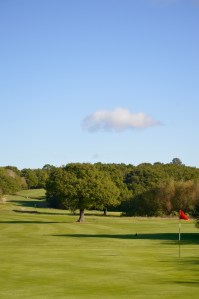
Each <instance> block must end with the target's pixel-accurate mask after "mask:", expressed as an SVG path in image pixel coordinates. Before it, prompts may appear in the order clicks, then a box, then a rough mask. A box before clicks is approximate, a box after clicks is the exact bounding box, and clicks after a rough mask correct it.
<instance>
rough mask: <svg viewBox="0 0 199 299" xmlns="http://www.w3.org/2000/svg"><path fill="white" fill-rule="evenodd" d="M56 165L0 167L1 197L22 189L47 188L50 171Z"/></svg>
mask: <svg viewBox="0 0 199 299" xmlns="http://www.w3.org/2000/svg"><path fill="white" fill-rule="evenodd" d="M52 168H54V166H51V165H49V164H46V165H44V167H43V168H42V169H29V168H24V169H22V170H19V169H18V168H17V167H15V166H5V167H0V198H1V197H2V196H3V195H4V194H14V193H16V192H17V191H19V190H22V189H33V188H36V189H37V188H45V186H46V181H47V180H48V177H49V173H50V171H51V169H52Z"/></svg>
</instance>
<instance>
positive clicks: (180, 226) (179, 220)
mask: <svg viewBox="0 0 199 299" xmlns="http://www.w3.org/2000/svg"><path fill="white" fill-rule="evenodd" d="M180 240H181V221H180V219H179V239H178V243H179V258H180Z"/></svg>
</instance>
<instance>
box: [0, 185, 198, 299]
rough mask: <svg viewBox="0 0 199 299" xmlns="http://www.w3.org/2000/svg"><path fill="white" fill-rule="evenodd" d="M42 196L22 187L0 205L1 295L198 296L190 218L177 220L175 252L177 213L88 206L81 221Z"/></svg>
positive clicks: (194, 238)
mask: <svg viewBox="0 0 199 299" xmlns="http://www.w3.org/2000/svg"><path fill="white" fill-rule="evenodd" d="M44 195H45V194H44V191H43V190H30V191H23V192H20V193H19V194H18V195H17V196H7V199H8V200H9V201H8V200H7V201H6V202H3V203H0V232H1V243H0V244H1V246H0V259H1V262H0V265H1V267H0V269H1V275H0V298H2V299H11V298H12V299H13V298H14V299H22V298H24V299H26V298H27V299H28V298H34V299H36V298H37V299H48V298H49V299H55V298H59V299H62V298H63V299H65V298H69V299H76V298H80V299H83V298H85V299H89V298H90V299H91V298H99V299H100V298H103V299H109V298H110V299H113V298H124V299H127V298H129V299H131V298H133V299H134V298H135V299H137V298H150V299H156V298H157V299H159V298H168V299H171V298H194V297H196V296H197V290H198V286H199V276H198V273H199V272H198V271H199V259H198V254H199V251H198V249H199V247H198V245H199V231H198V230H197V229H196V228H195V225H194V221H190V223H189V222H186V221H183V222H182V228H181V231H182V242H181V258H179V257H178V254H179V251H178V249H179V248H178V219H160V218H157V219H155V218H125V217H119V216H118V215H117V214H116V215H115V216H114V214H112V215H111V216H108V217H103V216H101V215H99V216H98V215H96V214H95V213H92V212H90V213H89V214H87V215H86V217H85V220H86V222H85V223H83V224H80V223H76V220H77V215H76V216H75V215H70V213H69V212H68V211H63V210H54V209H49V208H46V207H45V201H44V199H43V196H44ZM27 197H28V198H27ZM136 234H137V235H136ZM196 298H197V297H196Z"/></svg>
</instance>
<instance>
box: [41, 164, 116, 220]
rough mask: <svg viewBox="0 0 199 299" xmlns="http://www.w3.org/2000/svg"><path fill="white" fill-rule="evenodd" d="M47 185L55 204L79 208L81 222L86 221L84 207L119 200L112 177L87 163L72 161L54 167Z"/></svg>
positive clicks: (49, 195)
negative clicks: (59, 166) (60, 166)
mask: <svg viewBox="0 0 199 299" xmlns="http://www.w3.org/2000/svg"><path fill="white" fill-rule="evenodd" d="M46 188H47V200H48V202H49V203H50V204H51V205H52V206H53V205H54V206H59V207H66V208H70V209H72V210H75V209H79V219H78V222H83V221H84V212H85V209H90V208H104V207H105V206H108V205H110V204H116V203H117V200H118V197H119V190H118V188H117V186H116V185H115V183H114V182H113V181H112V180H111V178H110V177H109V176H108V175H107V174H105V173H104V172H102V171H99V170H98V169H97V168H96V167H95V166H94V165H92V164H88V163H83V164H80V163H71V164H68V165H66V166H65V167H63V168H58V169H57V168H56V169H54V170H52V171H51V173H50V176H49V179H48V181H47V184H46Z"/></svg>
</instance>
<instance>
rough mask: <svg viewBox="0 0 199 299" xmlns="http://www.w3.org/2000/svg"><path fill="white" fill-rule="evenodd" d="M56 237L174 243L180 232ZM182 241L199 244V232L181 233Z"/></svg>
mask: <svg viewBox="0 0 199 299" xmlns="http://www.w3.org/2000/svg"><path fill="white" fill-rule="evenodd" d="M53 236H56V237H70V238H101V239H104V238H108V239H124V240H162V241H168V242H171V243H172V244H175V243H176V242H178V233H176V234H174V233H162V234H160V233H159V234H120V235H116V234H115V235H112V234H63V235H53ZM181 242H182V243H184V244H185V243H187V244H191V243H192V244H199V234H198V233H184V234H182V235H181Z"/></svg>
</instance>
